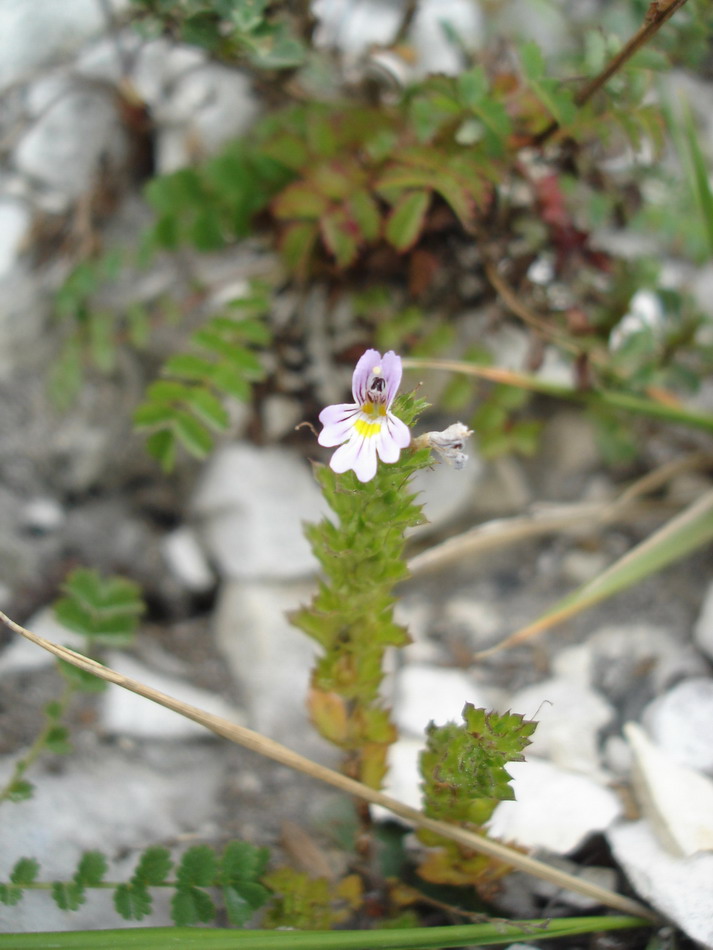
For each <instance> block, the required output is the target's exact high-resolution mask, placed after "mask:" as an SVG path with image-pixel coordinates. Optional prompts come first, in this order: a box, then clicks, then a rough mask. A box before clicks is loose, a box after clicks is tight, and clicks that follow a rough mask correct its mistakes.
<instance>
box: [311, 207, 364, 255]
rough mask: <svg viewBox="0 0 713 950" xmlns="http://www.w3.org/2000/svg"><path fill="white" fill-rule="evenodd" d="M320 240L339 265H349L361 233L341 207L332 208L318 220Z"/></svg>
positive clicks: (355, 252)
mask: <svg viewBox="0 0 713 950" xmlns="http://www.w3.org/2000/svg"><path fill="white" fill-rule="evenodd" d="M319 226H320V232H321V234H322V240H323V241H324V243H325V246H326V247H327V249H328V250H329V251H330V253H331V254H333V255H334V258H335V260H336V262H337V265H338V266H339V267H349V265H350V264H353V263H354V261H355V260H356V256H357V254H358V253H359V245H360V243H361V238H362V234H361V232H360V231H359V226H358V225H357V223H356V222H355V221H354V219H353V218H350V217H349V215H348V214H347V212H346V210H345V209H344V208H343V207H341V206H338V207H335V208H332V209H331V210H330V211H328V212H327V213H326V214H324V215H322V217H321V218H320V222H319Z"/></svg>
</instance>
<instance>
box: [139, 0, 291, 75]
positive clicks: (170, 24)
mask: <svg viewBox="0 0 713 950" xmlns="http://www.w3.org/2000/svg"><path fill="white" fill-rule="evenodd" d="M132 3H133V5H134V8H135V9H134V11H133V12H134V17H135V18H136V19H137V20H138V25H139V27H140V28H141V29H142V31H143V32H149V33H150V34H153V35H156V34H160V33H168V34H170V35H171V36H174V37H176V38H178V39H180V40H181V41H182V42H184V43H191V44H194V45H196V46H202V47H204V48H206V49H207V50H209V51H210V52H211V53H212V54H213V55H214V56H218V57H220V58H223V59H227V60H230V61H235V60H240V59H245V60H247V61H248V62H249V63H250V64H251V65H252V66H255V67H258V68H260V69H293V68H294V67H295V66H299V65H300V64H301V63H302V62H303V60H304V58H305V55H306V51H305V48H304V45H303V43H302V42H301V40H300V39H299V38H298V37H297V36H296V35H295V34H294V33H293V31H292V30H291V28H290V23H289V21H288V19H287V18H286V17H285V16H284V14H283V13H282V12H281V11H280V9H279V8H280V6H281V5H280V4H274V3H271V2H270V0H182V2H181V3H176V2H175V0H132Z"/></svg>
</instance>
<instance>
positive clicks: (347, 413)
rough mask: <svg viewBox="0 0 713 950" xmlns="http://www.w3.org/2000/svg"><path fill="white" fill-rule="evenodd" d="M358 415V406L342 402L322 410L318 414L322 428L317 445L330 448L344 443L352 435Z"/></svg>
mask: <svg viewBox="0 0 713 950" xmlns="http://www.w3.org/2000/svg"><path fill="white" fill-rule="evenodd" d="M358 413H359V406H357V405H355V404H354V403H351V402H343V403H340V404H338V405H336V406H327V408H326V409H323V410H322V411H321V412H320V414H319V421H320V422H321V423H322V425H323V426H324V428H323V429H322V431H321V432H320V433H319V435H318V436H317V441H318V442H319V444H320V445H327V446H332V445H341V444H342V442H346V440H347V439H348V438H349V436H350V435H351V433H352V430H353V426H354V421H355V419H356V416H357V415H358Z"/></svg>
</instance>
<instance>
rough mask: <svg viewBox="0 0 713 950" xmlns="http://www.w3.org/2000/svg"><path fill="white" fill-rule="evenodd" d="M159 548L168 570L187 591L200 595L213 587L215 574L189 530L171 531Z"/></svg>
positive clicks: (177, 529) (183, 528)
mask: <svg viewBox="0 0 713 950" xmlns="http://www.w3.org/2000/svg"><path fill="white" fill-rule="evenodd" d="M161 547H162V550H163V556H164V558H165V559H166V563H167V564H168V566H169V568H170V570H171V571H172V572H173V573H174V574H175V576H176V577H177V578H178V580H179V581H180V582H181V583H182V584H183V585H184V587H186V588H187V589H188V590H190V591H193V592H194V593H197V594H200V593H202V592H203V591H207V590H210V589H211V587H213V586H214V585H215V574H214V573H213V570H212V569H211V566H210V564H209V563H208V561H207V560H206V556H205V554H204V553H203V548H202V547H201V546H200V544H199V543H198V540H197V538H196V536H195V534H194V532H193V531H192V530H191V529H190V528H186V527H185V526H184V527H181V528H176V530H175V531H171V532H170V533H169V534H167V535H166V537H165V538H164V539H163V541H162V544H161Z"/></svg>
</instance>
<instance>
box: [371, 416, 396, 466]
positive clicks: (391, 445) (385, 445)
mask: <svg viewBox="0 0 713 950" xmlns="http://www.w3.org/2000/svg"><path fill="white" fill-rule="evenodd" d="M376 451H377V452H378V453H379V458H380V459H381V461H382V462H397V461H398V458H399V455H400V453H401V449H400V448H399V447H398V445H397V444H396V443H395V442H394V440H393V438H392V437H391V433H390V432H389V427H388V425H385V426H383V428H382V430H381V432H380V433H379V435H378V437H377V440H376Z"/></svg>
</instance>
